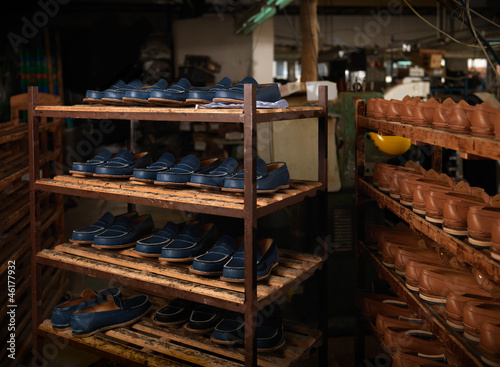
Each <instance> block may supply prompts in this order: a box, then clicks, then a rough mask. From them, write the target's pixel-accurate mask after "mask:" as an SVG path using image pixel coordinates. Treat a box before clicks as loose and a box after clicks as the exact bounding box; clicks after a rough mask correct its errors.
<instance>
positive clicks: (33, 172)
mask: <svg viewBox="0 0 500 367" xmlns="http://www.w3.org/2000/svg"><path fill="white" fill-rule="evenodd" d="M37 105H38V89H37V87H29V88H28V145H29V147H28V149H29V157H28V159H29V187H30V238H31V305H32V311H31V315H32V316H31V328H32V338H33V345H32V350H33V360H39V359H40V358H42V361H43V352H42V348H43V338H42V336H41V335H40V333H39V332H38V325H40V323H41V322H42V284H41V282H42V268H41V265H40V264H38V263H37V261H36V255H37V254H38V252H40V250H41V249H42V243H41V235H40V233H41V213H40V200H39V192H38V191H36V190H35V182H36V181H37V180H39V179H40V157H39V154H40V139H39V133H38V131H39V129H38V128H39V124H40V117H38V116H35V107H36V106H37Z"/></svg>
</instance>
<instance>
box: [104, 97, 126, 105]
mask: <svg viewBox="0 0 500 367" xmlns="http://www.w3.org/2000/svg"><path fill="white" fill-rule="evenodd" d="M101 101H102V103H104V104H108V105H114V106H126V105H127V104H126V103H125V102H124V101H123V100H121V99H114V98H103V99H101Z"/></svg>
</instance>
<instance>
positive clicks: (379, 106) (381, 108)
mask: <svg viewBox="0 0 500 367" xmlns="http://www.w3.org/2000/svg"><path fill="white" fill-rule="evenodd" d="M388 105H389V101H388V100H387V99H384V98H369V99H368V103H367V105H366V115H367V117H370V118H374V119H384V120H385V117H386V114H387V107H388Z"/></svg>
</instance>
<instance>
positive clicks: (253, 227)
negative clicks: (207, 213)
mask: <svg viewBox="0 0 500 367" xmlns="http://www.w3.org/2000/svg"><path fill="white" fill-rule="evenodd" d="M256 95H257V89H256V86H255V85H254V84H245V86H244V114H243V124H244V125H243V132H244V141H243V149H244V153H243V156H244V160H243V164H244V176H245V178H244V188H245V192H244V218H243V220H244V224H243V226H244V227H243V228H244V243H245V307H244V310H245V328H244V330H245V366H247V367H250V366H256V365H257V344H256V338H255V329H256V323H257V270H256V266H255V262H256V261H255V260H256V257H257V256H256V253H257V251H256V248H255V246H256V244H255V242H256V241H255V237H256V231H257V215H256V213H257V210H256V208H257V172H256V158H257V126H256V122H255V117H256V116H255V115H256V114H257V107H256Z"/></svg>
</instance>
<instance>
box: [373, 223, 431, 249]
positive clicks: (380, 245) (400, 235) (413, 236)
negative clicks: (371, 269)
mask: <svg viewBox="0 0 500 367" xmlns="http://www.w3.org/2000/svg"><path fill="white" fill-rule="evenodd" d="M421 238H422V236H421V234H420V233H419V232H416V231H413V230H411V229H410V230H409V231H401V232H399V231H385V232H382V233H381V234H380V235H379V236H378V238H377V252H378V253H379V254H380V255H382V254H383V252H384V246H385V244H386V242H388V241H390V242H394V243H401V242H404V241H408V242H409V243H412V244H414V245H415V246H418V241H419V240H420V239H421Z"/></svg>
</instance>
